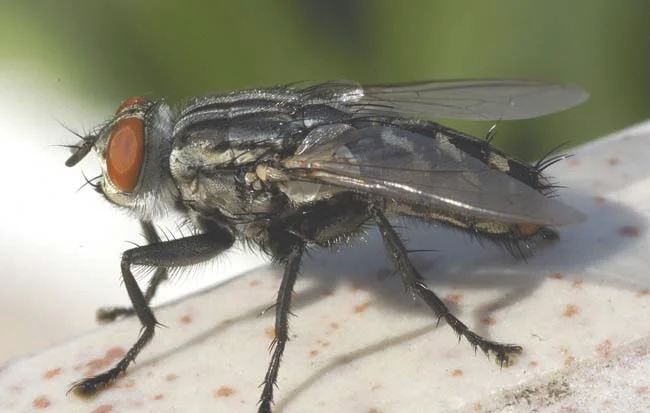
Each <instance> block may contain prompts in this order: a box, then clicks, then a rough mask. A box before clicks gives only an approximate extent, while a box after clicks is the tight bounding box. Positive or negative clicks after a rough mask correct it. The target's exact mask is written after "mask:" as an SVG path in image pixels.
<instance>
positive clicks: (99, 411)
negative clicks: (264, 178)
mask: <svg viewBox="0 0 650 413" xmlns="http://www.w3.org/2000/svg"><path fill="white" fill-rule="evenodd" d="M112 411H113V406H111V405H110V404H102V405H101V406H99V407H98V408H96V409H95V410H93V411H92V413H109V412H112Z"/></svg>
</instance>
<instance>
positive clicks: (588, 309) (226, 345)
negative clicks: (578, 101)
mask: <svg viewBox="0 0 650 413" xmlns="http://www.w3.org/2000/svg"><path fill="white" fill-rule="evenodd" d="M572 152H573V153H575V156H574V157H573V158H571V159H570V160H568V161H565V162H562V163H560V164H558V165H556V166H555V167H553V168H552V169H551V171H550V173H551V174H552V175H553V176H554V177H556V178H557V181H558V182H560V183H561V184H562V185H564V186H567V187H568V188H569V189H566V190H562V191H561V192H560V194H561V197H562V199H564V200H565V201H566V202H567V203H570V204H572V205H574V206H576V207H578V208H579V209H581V210H582V211H584V212H585V213H587V215H588V221H586V222H584V223H582V224H578V225H574V226H571V227H567V228H564V229H562V230H561V231H560V235H561V241H560V242H559V243H558V244H555V245H544V246H540V247H539V248H538V250H537V252H536V254H535V256H534V257H532V258H530V259H529V260H528V261H527V262H522V261H517V260H514V259H513V258H512V257H510V256H508V255H507V254H504V253H503V251H501V250H499V249H498V248H496V247H492V246H489V245H486V246H480V245H478V244H476V243H475V242H472V241H471V240H469V239H468V237H466V236H464V235H462V234H458V233H455V232H450V231H448V230H444V229H438V228H435V227H434V228H428V229H420V228H411V229H410V230H407V229H402V230H401V231H402V233H403V234H404V235H406V236H407V238H408V239H409V242H410V244H409V245H410V246H411V247H412V248H423V249H425V248H426V249H435V250H437V251H435V252H432V253H427V254H420V255H417V259H416V262H417V265H418V267H419V268H420V269H421V271H422V272H423V274H424V275H425V276H426V277H427V280H428V283H429V285H430V286H431V287H432V288H433V289H434V291H436V292H437V293H438V294H439V295H440V296H442V297H443V298H444V299H445V301H446V302H447V303H448V304H449V305H450V306H451V307H452V308H453V310H454V312H455V313H456V314H457V315H458V316H459V317H460V318H461V319H462V320H464V321H466V322H467V323H468V324H470V325H471V326H472V327H473V328H475V329H476V330H477V331H479V332H481V333H483V334H487V335H488V336H489V337H491V338H494V339H496V340H500V341H505V342H512V343H517V344H520V345H522V346H524V348H525V352H524V354H523V355H522V356H521V357H520V359H519V360H518V362H517V363H516V364H515V365H514V366H512V367H510V368H504V369H501V368H499V366H497V365H496V364H495V363H494V362H493V360H487V359H486V358H485V356H483V355H482V354H478V355H474V352H473V351H472V349H471V348H470V346H469V345H468V344H467V343H466V342H464V341H463V342H461V343H460V344H459V343H458V340H457V338H456V336H455V335H454V334H453V333H452V331H451V329H449V328H448V327H447V326H446V325H444V324H441V325H440V326H439V327H438V328H436V326H435V320H434V319H433V318H432V316H431V315H430V314H429V312H428V310H427V309H426V308H425V307H424V306H423V305H422V304H420V303H419V302H418V301H414V300H412V299H411V297H410V296H408V295H406V294H404V288H403V286H402V284H401V281H400V280H399V277H391V274H392V270H391V269H390V267H389V266H388V261H387V260H386V258H385V257H384V253H383V250H382V246H381V243H380V242H379V239H378V236H377V234H376V233H375V232H371V233H370V234H369V235H368V239H367V242H366V243H360V244H359V245H356V246H355V247H354V248H351V249H344V250H342V251H341V252H340V253H338V254H328V253H316V254H314V255H313V257H312V258H311V259H310V260H308V261H307V264H306V266H305V268H304V269H303V271H302V276H301V278H300V279H299V282H298V285H297V288H296V295H295V301H294V302H295V305H294V310H293V312H294V314H295V317H292V318H291V337H292V339H291V341H290V342H289V344H288V346H287V350H286V352H285V356H284V361H283V365H282V369H281V371H280V377H279V381H278V390H277V393H276V394H277V396H276V410H275V411H276V412H285V413H291V412H321V411H322V412H334V411H336V412H364V413H365V412H367V413H380V412H381V413H390V412H420V411H425V410H426V411H429V412H447V411H455V410H458V411H471V412H492V411H494V412H519V411H521V412H524V411H530V410H531V408H536V409H538V410H537V411H543V412H546V411H548V412H551V411H571V412H572V411H576V412H582V411H623V410H625V411H638V412H642V411H647V410H648V409H650V373H648V371H650V370H648V368H647V367H648V365H649V364H650V363H649V359H648V354H650V353H649V352H648V350H649V349H650V324H648V323H646V320H647V312H648V310H649V308H648V307H649V305H650V272H649V271H648V268H650V256H649V255H648V251H650V245H648V244H649V243H650V236H648V231H647V228H648V217H649V216H650V163H649V160H650V123H645V124H642V125H639V126H636V127H634V128H631V129H628V130H624V131H621V132H620V133H618V134H615V135H614V136H612V137H608V138H604V139H602V140H600V141H597V142H596V143H593V144H590V145H588V146H586V147H582V148H577V149H576V150H573V151H572ZM280 273H281V271H280V270H279V269H278V268H274V267H263V268H260V269H256V270H253V271H252V272H248V273H246V274H244V275H242V276H241V277H238V278H236V279H233V280H231V281H229V282H227V283H226V284H223V285H219V286H217V287H214V288H211V289H209V290H206V291H203V292H201V293H199V294H195V295H192V296H190V297H187V298H184V299H182V300H180V301H177V302H175V303H173V304H170V305H167V306H165V307H164V308H159V309H158V310H157V311H156V314H157V317H158V319H159V321H160V322H161V323H163V324H164V325H165V326H166V328H159V329H158V330H157V335H156V337H155V339H154V341H153V343H152V344H151V345H150V346H149V347H147V348H146V349H145V350H144V352H143V353H142V355H141V357H140V358H139V359H138V363H137V364H136V365H135V366H134V367H132V368H131V369H130V370H129V372H128V374H127V375H126V376H125V377H123V378H121V379H120V380H119V381H118V382H117V383H116V384H115V385H114V386H113V387H112V388H110V389H109V390H107V391H105V392H103V393H101V394H100V395H99V396H98V397H96V398H94V399H91V400H80V399H78V398H76V397H74V396H72V395H69V396H66V390H67V388H68V386H69V385H70V383H71V382H73V381H76V380H78V379H79V378H81V377H83V376H85V375H88V374H93V373H96V372H98V371H100V370H103V369H105V368H106V367H108V366H110V365H111V364H112V363H114V362H115V361H116V359H117V358H119V357H120V356H121V355H122V354H123V353H124V352H125V351H126V350H127V349H128V347H129V346H130V345H131V344H132V342H133V341H134V340H135V338H136V336H137V334H138V331H139V324H138V322H137V320H125V321H120V322H117V323H114V324H112V325H108V326H104V327H102V328H99V329H97V330H95V331H92V332H90V333H87V334H85V335H82V336H79V337H77V338H75V339H72V340H70V341H67V342H64V343H61V344H59V345H57V346H54V347H52V348H50V349H48V350H45V351H43V352H40V353H37V354H34V355H32V356H28V357H24V358H20V359H16V360H14V361H12V362H10V363H8V364H6V365H4V366H2V367H0V411H3V412H5V411H7V412H25V411H46V412H93V413H99V412H104V413H105V412H140V411H142V412H203V411H227V412H253V411H255V410H256V403H257V399H258V397H259V391H260V389H259V387H258V386H259V384H260V383H261V382H262V379H263V375H264V372H265V369H266V364H267V361H268V359H269V353H268V346H269V344H270V342H271V339H272V325H273V314H272V313H273V312H272V311H270V312H269V313H268V314H265V315H263V316H260V315H259V314H260V312H262V310H264V309H266V308H268V306H269V305H270V304H271V303H272V302H273V300H274V297H275V293H276V290H277V288H278V285H279V275H280ZM104 304H111V303H104Z"/></svg>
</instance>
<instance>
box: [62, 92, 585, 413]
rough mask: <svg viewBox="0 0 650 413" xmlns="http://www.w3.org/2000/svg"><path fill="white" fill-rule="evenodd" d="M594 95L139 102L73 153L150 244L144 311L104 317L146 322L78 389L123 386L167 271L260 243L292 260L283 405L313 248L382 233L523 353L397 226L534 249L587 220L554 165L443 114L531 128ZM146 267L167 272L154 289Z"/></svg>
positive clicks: (401, 257)
mask: <svg viewBox="0 0 650 413" xmlns="http://www.w3.org/2000/svg"><path fill="white" fill-rule="evenodd" d="M586 98H587V94H586V93H585V92H584V91H582V90H581V89H580V88H577V87H574V86H561V85H555V84H548V83H541V82H534V81H523V80H463V81H442V82H420V83H409V84H395V85H381V86H361V85H359V84H356V83H352V82H345V81H332V82H324V83H309V84H304V83H302V84H301V83H299V84H291V85H284V86H276V87H271V88H259V89H249V90H243V91H235V92H230V93H226V94H216V95H207V96H201V97H197V98H193V99H190V100H189V101H187V102H185V103H184V104H182V105H180V106H179V107H177V108H173V107H172V106H170V105H169V104H168V103H166V102H165V101H162V100H160V101H156V100H150V99H147V98H145V97H134V98H131V99H128V100H126V101H124V102H123V103H122V104H121V105H120V106H119V108H118V109H117V112H116V113H115V115H113V117H112V118H111V119H110V120H109V121H107V122H106V123H104V124H102V125H101V126H99V127H98V128H96V129H95V130H94V131H93V132H92V133H90V134H88V135H87V136H83V137H82V138H81V141H80V143H79V144H77V145H74V146H72V156H71V157H70V158H69V159H68V161H67V162H66V165H67V166H73V165H75V164H76V163H77V162H79V161H80V160H81V159H82V158H83V157H84V156H85V155H86V154H87V153H88V152H90V151H91V150H92V149H93V148H94V150H95V152H96V154H97V156H98V158H99V163H100V165H101V170H102V174H101V176H100V177H98V182H96V183H94V184H93V185H94V186H95V189H96V190H97V191H98V192H99V193H101V194H102V195H103V196H104V197H105V198H106V199H107V200H108V201H109V202H111V203H113V204H115V205H117V206H119V207H122V208H124V209H125V210H127V211H129V212H131V213H132V214H133V215H134V216H135V217H136V218H137V219H138V220H139V221H140V224H141V226H142V228H143V231H144V233H145V237H146V238H147V241H148V244H147V245H144V246H138V247H135V248H132V249H129V250H127V251H125V252H124V253H123V255H122V261H121V271H122V278H123V281H124V285H125V287H126V290H127V292H128V295H129V297H130V299H131V303H132V305H133V307H132V308H112V309H104V310H101V311H100V312H99V313H98V317H99V318H100V319H103V320H112V319H115V318H116V317H118V316H123V315H129V314H135V315H136V316H137V317H138V318H139V319H140V322H141V323H142V326H143V329H142V332H141V334H140V336H139V337H138V339H137V341H136V343H135V344H134V345H133V346H132V347H131V349H130V350H129V351H128V352H127V354H126V355H125V356H124V358H123V359H122V360H120V361H119V362H118V363H117V364H116V365H115V366H114V367H113V368H111V369H110V370H107V371H105V372H103V373H101V374H99V375H96V376H94V377H90V378H86V379H83V380H82V381H80V382H78V383H76V384H74V385H73V387H72V389H71V390H73V391H74V392H75V393H77V394H80V395H90V394H93V393H95V392H97V391H99V390H101V389H102V388H104V387H106V386H107V385H109V384H110V383H112V382H113V381H114V380H115V379H116V378H117V377H118V376H119V375H120V374H121V373H123V372H124V371H125V370H126V368H127V367H128V366H129V364H131V363H132V362H133V361H134V360H135V358H136V357H137V355H138V353H139V352H140V351H141V350H142V349H143V348H144V347H145V346H146V345H147V344H148V343H149V342H150V341H151V339H152V337H153V336H154V330H155V327H156V325H157V321H156V317H155V316H154V314H153V312H152V310H151V307H150V305H149V303H150V300H151V298H152V297H153V295H154V294H155V291H156V288H157V286H158V285H159V284H160V283H161V282H163V281H164V280H165V279H166V278H167V271H168V270H170V269H175V268H179V267H186V266H191V265H194V264H198V263H201V262H204V261H206V260H209V259H211V258H214V257H215V256H217V255H219V254H220V253H222V252H224V251H226V250H228V249H229V248H230V247H231V246H232V245H233V244H234V242H235V241H236V240H241V241H244V242H245V243H248V244H250V245H254V246H256V247H258V248H259V249H261V250H262V251H263V252H265V253H266V254H268V255H269V256H270V257H272V258H273V260H274V261H275V262H277V263H279V264H281V265H283V266H284V274H283V276H282V282H281V285H280V287H279V291H278V295H277V300H276V302H275V339H274V342H273V352H272V355H271V360H270V363H269V365H268V368H267V371H266V375H265V376H264V382H263V385H262V394H261V398H260V404H259V412H270V411H271V408H272V404H273V390H274V385H275V383H276V380H277V378H278V372H279V367H280V360H281V358H282V354H283V352H284V349H285V346H286V343H287V339H288V326H287V318H288V315H289V312H290V307H291V292H292V290H293V287H294V284H295V282H296V278H297V276H298V272H299V269H300V265H301V260H302V258H303V255H304V254H305V252H306V251H307V250H308V249H311V248H316V247H333V246H337V245H339V244H342V243H346V242H347V241H348V240H349V239H350V238H352V237H354V236H356V235H358V234H359V233H361V232H363V230H364V229H365V228H367V227H368V226H369V225H376V226H377V227H378V228H379V232H380V234H381V238H382V239H383V243H384V245H385V248H386V250H387V252H388V255H389V256H390V258H391V260H392V262H393V264H394V265H395V267H396V269H397V271H398V272H399V274H400V275H401V278H402V281H403V282H404V284H405V286H406V287H407V289H408V290H410V291H411V292H412V293H413V294H414V295H415V296H418V297H420V298H421V299H422V300H423V301H424V302H425V303H426V304H427V305H428V306H429V307H430V308H431V310H432V311H433V313H434V316H435V317H436V318H437V319H438V320H440V319H444V320H445V321H446V322H447V324H449V326H450V327H451V328H452V329H453V330H454V331H455V332H456V334H458V335H459V336H461V337H465V339H467V341H468V342H469V343H470V344H471V346H472V347H474V348H475V349H476V348H477V347H478V348H480V349H481V350H482V351H483V352H484V353H486V354H487V355H490V354H491V355H493V356H494V357H495V358H496V360H497V361H498V362H499V363H501V364H509V363H510V362H511V360H512V359H511V358H512V357H513V356H515V355H516V354H518V353H520V352H521V350H522V349H521V347H519V346H517V345H514V344H504V343H500V342H495V341H491V340H487V339H485V338H483V337H481V336H480V335H478V334H477V333H474V332H473V331H471V330H470V329H469V328H468V327H467V326H466V325H465V324H463V323H462V322H461V321H460V320H459V319H458V318H456V317H455V316H454V315H453V314H451V313H450V312H449V310H448V309H447V307H446V306H445V304H444V303H443V301H441V300H440V298H439V297H438V296H436V294H435V293H434V292H432V291H431V290H430V289H429V288H427V286H426V285H425V282H424V280H423V278H422V276H421V275H420V273H419V272H418V270H417V269H416V268H415V266H414V265H413V263H412V262H411V260H410V258H409V252H408V250H407V249H406V248H405V245H404V242H403V241H402V239H401V238H400V236H399V234H398V233H397V231H396V230H395V228H394V227H393V226H392V225H391V222H390V220H389V219H390V218H392V217H407V218H411V219H414V220H416V221H423V222H436V223H439V224H442V225H446V226H449V227H452V228H455V229H457V230H460V231H464V232H466V233H469V234H472V235H473V236H475V237H478V238H480V239H487V240H491V241H494V242H496V243H499V244H502V245H505V246H507V247H508V248H510V249H511V250H512V251H513V252H516V251H520V252H521V249H520V245H522V243H523V245H527V244H526V242H527V241H529V240H531V239H532V238H533V237H537V236H547V237H548V236H550V237H553V236H554V234H555V233H554V232H553V231H552V230H551V229H549V228H548V227H553V226H559V225H565V224H570V223H575V222H578V221H581V220H582V219H583V218H584V216H583V214H582V213H580V212H579V211H577V210H575V209H573V208H571V207H569V206H567V205H564V204H562V203H560V202H559V201H558V200H556V199H554V198H553V197H551V196H550V195H551V193H552V192H553V189H554V186H553V185H552V184H551V183H550V182H549V180H548V179H547V178H546V177H545V176H544V174H543V171H544V169H545V168H546V167H547V166H549V165H551V164H552V163H554V162H556V161H558V160H559V159H562V157H553V158H549V159H545V160H542V161H540V162H538V163H536V164H533V165H529V164H527V163H524V162H522V161H519V160H517V159H514V158H513V157H511V156H508V155H507V154H505V153H504V152H502V151H500V150H498V149H496V148H494V147H493V146H492V145H491V144H490V140H489V139H478V138H475V137H472V136H469V135H467V134H464V133H462V132H459V131H457V130H453V129H450V128H447V127H445V126H442V125H441V124H439V123H434V122H432V121H430V120H427V119H429V118H457V119H473V120H507V119H526V118H533V117H537V116H542V115H546V114H549V113H553V112H556V111H560V110H564V109H567V108H569V107H572V106H574V105H577V104H578V103H581V102H582V101H584V100H585V99H586ZM171 211H175V212H176V213H178V214H180V215H181V216H183V217H184V218H185V219H186V220H187V221H188V222H189V223H190V225H191V226H192V227H193V231H192V234H191V235H188V236H182V237H180V238H176V239H166V240H162V239H161V238H160V237H159V236H158V232H157V229H156V227H155V226H154V222H156V220H157V219H159V218H162V217H164V216H166V214H168V213H169V212H171ZM132 266H145V267H151V268H155V271H156V272H155V273H154V275H153V277H152V279H151V281H150V284H149V286H148V288H147V290H146V292H145V293H144V294H143V292H142V291H141V290H140V288H139V286H138V284H137V283H136V280H135V278H134V276H133V273H132Z"/></svg>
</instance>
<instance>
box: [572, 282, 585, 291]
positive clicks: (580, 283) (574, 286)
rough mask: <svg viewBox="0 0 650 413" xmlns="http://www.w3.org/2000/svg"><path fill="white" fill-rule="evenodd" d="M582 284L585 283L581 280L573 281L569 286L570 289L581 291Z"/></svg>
mask: <svg viewBox="0 0 650 413" xmlns="http://www.w3.org/2000/svg"><path fill="white" fill-rule="evenodd" d="M584 283H585V282H584V281H583V280H575V281H574V282H573V283H572V284H571V287H572V288H575V289H581V288H582V285H583V284H584Z"/></svg>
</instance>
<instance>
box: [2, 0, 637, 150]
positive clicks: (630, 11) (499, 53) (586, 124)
mask: <svg viewBox="0 0 650 413" xmlns="http://www.w3.org/2000/svg"><path fill="white" fill-rule="evenodd" d="M0 5H2V6H1V9H0V61H4V62H5V63H6V62H9V63H11V64H18V65H21V67H25V66H26V67H28V68H29V69H30V70H35V71H36V72H37V73H38V75H39V77H41V78H42V79H45V82H46V83H48V82H51V83H52V84H56V85H58V88H59V89H60V88H63V89H64V90H66V91H68V92H69V93H71V94H73V95H75V96H77V97H78V98H79V99H80V100H82V101H87V102H88V103H89V104H94V103H97V104H102V105H107V104H110V105H112V106H115V107H116V106H117V104H118V103H119V102H120V101H121V100H122V99H124V98H126V97H129V96H132V95H138V94H146V95H149V96H159V97H167V98H170V99H172V100H177V99H181V98H185V97H188V96H191V95H195V94H201V93H206V92H211V91H224V90H229V89H233V88H243V87H247V86H259V85H271V84H277V83H285V82H292V81H297V80H327V79H341V78H342V79H351V80H358V81H360V82H363V83H381V82H399V81H413V80H426V79H444V78H484V77H514V78H531V79H541V80H549V81H556V82H561V83H574V84H578V85H580V86H582V87H584V88H585V89H586V90H587V91H588V92H589V93H590V94H591V99H590V100H589V101H588V102H587V103H586V104H584V105H582V106H580V107H578V108H576V109H573V110H570V111H567V112H564V113H561V114H557V115H554V116H551V117H548V118H545V119H541V120H530V121H518V122H502V123H500V124H499V126H498V129H497V138H496V140H495V143H496V144H497V145H498V146H500V147H502V148H505V149H507V150H509V151H512V152H514V153H515V154H517V155H518V156H520V157H523V158H525V159H529V160H532V159H535V158H537V157H539V156H540V155H541V154H542V153H544V152H545V151H546V150H548V149H550V148H552V147H554V146H556V145H557V144H558V143H562V142H567V143H569V145H575V144H578V143H580V142H582V141H585V140H588V139H593V138H596V137H598V136H602V135H604V134H607V133H609V132H612V131H615V130H617V129H620V128H622V127H625V126H628V125H631V124H633V123H636V122H639V121H641V120H643V119H646V118H648V117H649V114H650V93H648V92H649V91H650V87H649V86H650V2H648V1H646V0H622V1H614V0H580V1H577V0H574V1H566V0H545V1H532V0H530V1H521V0H491V1H481V2H478V1H474V2H470V1H453V0H450V1H434V0H428V1H424V0H423V1H389V0H385V1H370V0H368V1H360V0H329V1H327V0H322V1H318V0H285V1H262V0H260V1H252V0H251V1H246V0H242V1H234V0H232V1H212V2H207V1H168V0H167V1H166V0H161V1H147V0H129V1H126V0H112V1H70V0H58V1H20V2H18V1H12V2H7V1H6V0H4V1H0ZM110 115H111V113H107V116H110ZM452 125H453V126H457V127H460V128H462V129H463V130H466V131H469V132H471V133H474V134H476V135H484V134H485V133H486V131H487V129H488V128H489V126H490V125H489V124H483V123H473V124H471V125H470V124H461V123H459V122H455V123H453V124H452ZM44 139H46V137H44Z"/></svg>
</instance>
